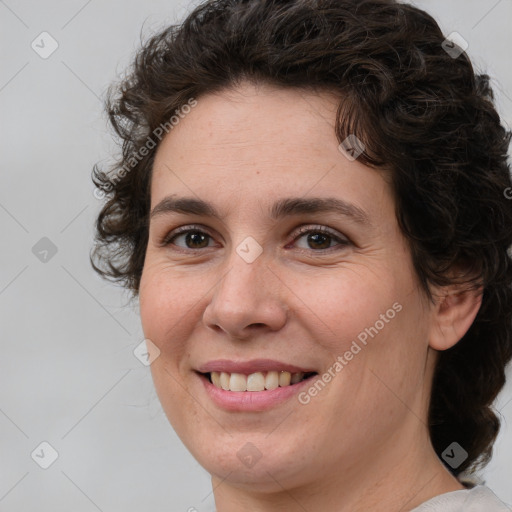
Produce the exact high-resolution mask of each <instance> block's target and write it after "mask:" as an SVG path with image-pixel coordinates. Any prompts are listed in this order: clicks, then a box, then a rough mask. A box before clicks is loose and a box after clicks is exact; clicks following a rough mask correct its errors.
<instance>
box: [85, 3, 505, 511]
mask: <svg viewBox="0 0 512 512" xmlns="http://www.w3.org/2000/svg"><path fill="white" fill-rule="evenodd" d="M459 50H460V51H459ZM108 110H109V113H110V119H111V122H112V124H113V126H114V128H115V130H116V131H117V133H118V135H119V136H120V137H121V139H122V140H123V153H122V157H121V158H120V160H119V162H118V163H117V165H116V166H115V167H114V168H113V169H112V170H111V172H110V173H109V174H107V173H104V172H102V171H101V170H100V169H98V168H96V169H95V171H94V176H93V179H94V182H95V184H96V185H97V186H98V187H99V189H101V190H102V191H104V192H106V193H108V197H107V200H106V203H105V205H104V207H103V210H102V211H101V213H100V215H99V217H98V219H97V230H98V232H97V242H98V243H97V246H96V248H95V251H94V252H93V254H92V263H93V265H94V267H95V269H96V270H97V271H98V272H100V273H101V274H102V275H104V276H105V277H107V278H110V279H114V280H119V281H121V282H122V283H124V285H125V286H126V287H127V288H128V289H130V290H131V291H132V292H133V294H134V296H136V297H138V299H139V301H140V313H141V321H142V326H143V330H144V334H145V337H146V342H147V346H148V351H149V359H150V362H151V371H152V375H153V380H154V383H155V387H156V390H157V394H158V396H159V399H160V401H161V404H162V406H163V409H164V410H165V413H166V415H167V417H168V419H169V421H170V423H171V424H172V426H173V428H174V429H175V430H176V432H177V434H178V435H179V436H180V438H181V439H182V441H183V443H184V444H185V445H186V446H187V448H188V449H189V450H190V452H191V453H192V454H193V456H194V457H195V458H196V459H197V460H198V461H199V463H200V464H201V465H202V466H203V467H204V468H205V469H206V470H207V471H208V472H209V473H210V474H211V475H212V486H213V489H214V495H215V503H216V509H217V511H218V512H233V511H239V510H251V511H265V512H273V511H278V510H279V511H281V510H287V511H304V510H323V511H329V512H331V511H332V512H334V511H336V512H342V511H356V510H358V511H359V510H375V511H382V510H385V511H397V512H398V511H406V510H407V511H412V510H414V511H415V512H420V511H421V512H426V511H455V510H457V511H458V510H464V511H468V510H471V511H476V510H485V511H486V512H488V511H504V510H510V509H509V507H508V506H507V505H505V504H504V503H502V502H501V501H500V500H499V499H498V498H497V497H496V496H495V495H494V494H493V493H492V491H491V490H490V489H488V488H487V487H485V486H483V485H476V486H475V485H472V484H471V483H469V482H468V481H467V480H466V478H467V475H468V474H469V473H470V472H471V470H474V469H476V468H477V467H481V466H483V465H484V464H485V463H486V462H487V461H488V460H489V458H490V456H491V450H492V445H493V442H494V440H495V439H496V436H497V433H498V430H499V420H498V418H497V416H496V415H495V413H494V412H493V410H492V408H491V405H492V402H493V400H494V399H495V397H496V396H497V394H498V392H499V391H500V389H501V388H502V387H503V384H504V382H505V372H504V369H505V365H506V364H507V362H508V361H510V359H511V358H512V332H511V325H512V324H511V322H512V286H511V285H512V261H511V257H510V255H509V254H508V253H507V249H508V248H509V247H510V246H511V244H512V228H511V226H512V202H511V201H510V200H508V199H507V198H506V197H505V190H507V189H509V187H510V186H511V181H510V176H509V169H508V166H507V162H506V158H507V149H508V143H509V140H510V134H509V133H507V132H506V131H505V129H504V128H503V127H502V126H501V124H500V119H499V116H498V114H497V113H496V111H495V109H494V106H493V103H492V92H491V90H490V88H489V85H488V77H487V76H485V75H481V76H477V75H475V74H474V72H473V69H472V66H471V64H470V61H469V60H468V58H467V56H466V55H465V54H464V53H463V52H462V48H460V46H459V45H456V44H454V43H453V42H452V41H450V40H445V37H444V36H443V34H442V33H441V31H440V29H439V27H438V25H437V24H436V23H435V21H434V20H433V19H432V18H431V17H430V16H429V15H428V14H426V13H425V12H423V11H421V10H419V9H417V8H415V7H412V6H410V5H406V4H398V3H396V2H394V1H392V0H364V1H354V0H319V1H287V2H282V1H278V0H270V1H264V0H245V1H242V0H240V1H232V0H219V1H215V2H208V3H205V4H203V5H201V6H199V7H197V8H196V9H195V10H194V11H193V12H192V13H191V14H190V15H189V16H188V18H187V19H186V20H185V22H184V23H183V24H182V25H181V26H178V27H169V28H168V29H166V30H164V31H162V32H161V33H160V34H158V35H156V36H154V37H153V38H152V39H150V40H149V41H148V42H147V43H146V44H145V46H144V47H143V48H142V50H141V51H140V52H139V53H138V55H137V57H136V60H135V63H134V67H133V69H132V71H131V74H130V75H129V76H128V77H127V78H125V80H124V81H123V82H122V83H121V84H119V85H118V86H117V88H116V89H114V90H113V91H112V95H111V99H110V102H109V105H108Z"/></svg>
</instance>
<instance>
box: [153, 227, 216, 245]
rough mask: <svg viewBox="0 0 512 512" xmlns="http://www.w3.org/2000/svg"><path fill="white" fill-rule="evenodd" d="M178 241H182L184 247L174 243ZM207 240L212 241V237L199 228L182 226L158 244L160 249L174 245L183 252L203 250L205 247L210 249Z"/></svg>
mask: <svg viewBox="0 0 512 512" xmlns="http://www.w3.org/2000/svg"><path fill="white" fill-rule="evenodd" d="M180 239H182V240H183V243H184V245H180V244H178V243H176V241H177V240H180ZM209 239H212V236H211V235H210V234H209V233H207V232H206V231H204V230H203V229H201V228H200V227H199V226H184V227H182V228H178V229H175V230H174V231H172V232H171V233H169V234H168V235H167V236H166V237H165V238H164V239H163V240H162V241H161V242H160V245H161V246H162V247H164V246H167V245H175V246H176V247H178V248H181V249H185V250H187V249H189V250H194V249H205V248H206V247H211V246H210V245H209V243H208V242H209V241H210V240H209Z"/></svg>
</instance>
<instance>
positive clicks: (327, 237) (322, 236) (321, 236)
mask: <svg viewBox="0 0 512 512" xmlns="http://www.w3.org/2000/svg"><path fill="white" fill-rule="evenodd" d="M309 236H310V239H312V238H314V239H317V238H318V237H320V238H323V239H324V241H326V240H328V239H329V236H328V235H324V234H322V233H315V234H313V235H309ZM313 243H314V244H318V243H320V245H325V243H324V244H322V243H321V242H318V240H313ZM327 247H329V243H328V242H327ZM323 248H325V247H322V249H323Z"/></svg>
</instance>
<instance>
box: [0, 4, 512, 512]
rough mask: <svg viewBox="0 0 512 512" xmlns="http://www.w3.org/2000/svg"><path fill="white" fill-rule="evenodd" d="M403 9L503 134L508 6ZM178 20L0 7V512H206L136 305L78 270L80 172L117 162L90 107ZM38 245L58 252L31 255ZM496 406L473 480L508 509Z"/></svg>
mask: <svg viewBox="0 0 512 512" xmlns="http://www.w3.org/2000/svg"><path fill="white" fill-rule="evenodd" d="M195 3H197V2H195ZM415 3H416V4H417V5H418V6H420V7H423V8H425V9H427V10H428V11H429V12H431V13H432V14H434V16H435V17H436V18H437V19H438V20H439V21H440V24H441V27H442V29H443V30H444V32H445V34H448V33H450V32H452V31H457V32H459V33H460V34H462V35H463V37H464V38H465V39H466V40H467V41H468V43H469V48H468V53H469V54H470V56H471V57H472V59H473V62H474V64H475V66H476V67H477V69H479V70H486V71H487V72H488V73H490V74H491V75H492V77H493V78H494V86H495V91H496V93H497V102H498V108H499V109H500V111H501V113H502V115H503V119H504V121H505V122H506V123H507V124H508V126H509V127H510V125H511V124H512V99H511V98H512V73H511V67H510V65H509V56H510V51H511V48H512V33H511V30H510V27H511V26H512V1H511V0H498V1H497V0H470V1H468V0H423V1H416V2H415ZM191 7H192V4H191V3H190V2H181V3H178V2H176V1H174V2H173V1H170V0H167V1H164V0H151V1H146V2H142V1H135V0H129V1H126V0H125V1H121V0H107V1H102V2H100V1H99V0H89V1H86V0H73V1H66V2H64V1H62V0H61V1H58V0H53V1H40V2H35V1H23V0H6V1H5V2H4V1H0V38H1V48H2V65H1V68H0V112H1V120H2V122H1V125H0V130H1V132H0V141H1V142H0V144H1V165H2V171H1V174H0V176H1V183H0V228H1V234H2V235H1V236H2V242H1V243H2V251H1V252H0V258H1V265H0V313H1V322H0V340H1V341H0V344H1V345H0V347H1V358H0V375H1V386H0V433H1V435H0V457H1V464H0V511H9V512H15V511H28V510H38V511H42V512H45V511H50V510H52V511H53V510H73V511H74V512H92V511H96V510H101V511H104V512H107V511H124V512H130V511H139V510H147V511H151V512H157V511H171V512H174V511H186V510H187V509H188V508H189V507H195V508H196V509H197V510H198V511H202V510H207V509H208V507H209V506H210V505H211V503H213V501H212V499H213V498H212V495H211V486H210V478H209V475H208V474H207V473H206V471H205V470H203V469H202V468H201V467H200V466H199V464H198V463H197V462H196V461H195V460H194V459H193V458H192V456H191V455H189V453H188V452H187V451H186V449H185V448H184V447H183V446H182V445H181V442H180V441H179V439H178V438H177V436H176V435H175V433H174V432H173V430H172V428H171V427H170V425H169V424H168V422H167V419H166V418H165V416H164V414H163V411H162V410H161V407H160V404H159V402H158V400H157V398H156V394H155V392H154V389H153V384H152V380H151V374H150V370H149V368H148V367H146V366H144V365H143V364H142V363H141V362H140V361H139V360H138V359H137V358H136V357H135V356H134V354H133V350H134V349H135V347H136V346H137V345H138V344H139V343H140V342H141V341H142V339H143V335H142V330H141V327H140V325H139V318H138V310H137V306H136V304H131V305H130V304H129V302H128V299H129V297H128V295H127V294H126V293H124V292H123V291H122V290H121V289H119V288H118V287H115V286H113V285H111V284H108V283H105V282H103V281H102V280H100V278H99V277H97V276H96V275H95V274H94V273H93V271H92V269H91V268H90V266H89V260H88V254H89V250H90V247H91V244H92V235H93V222H94V218H95V215H96V214H97V212H98V210H99V208H100V202H99V201H98V200H97V199H96V198H95V197H94V196H93V185H92V183H91V181H90V171H91V168H92V166H93V164H94V163H96V162H105V163H107V162H108V161H109V155H110V154H112V152H113V151H114V150H115V145H114V144H113V142H112V139H111V136H110V132H109V130H108V126H107V123H106V118H105V116H104V115H103V112H102V101H101V99H102V97H103V95H104V92H105V90H106V87H107V86H108V84H109V83H110V82H111V81H112V80H114V79H115V78H116V76H117V74H118V73H120V72H121V71H123V70H124V68H125V67H126V65H127V64H128V63H129V62H130V60H131V57H132V56H133V53H134V51H135V50H136V48H137V47H138V46H139V42H140V35H141V31H142V34H143V36H147V35H149V34H150V33H152V32H153V31H154V30H157V29H158V28H160V27H162V26H164V25H165V24H168V23H173V22H176V21H177V20H179V19H180V18H181V17H182V16H183V15H184V14H185V13H186V12H188V10H189V9H191ZM43 31H47V32H49V33H50V34H51V36H52V37H53V38H54V39H55V40H56V41H57V42H58V45H59V46H58V49H57V50H56V51H55V52H54V53H53V54H52V55H51V56H49V57H48V58H47V59H43V58H41V57H40V56H39V55H38V54H37V53H36V52H35V51H34V50H33V49H32V48H31V43H32V41H33V40H36V42H37V41H40V39H37V37H38V36H39V34H40V33H41V32H43ZM40 44H41V43H40ZM49 44H50V42H49V40H48V39H47V40H46V43H45V48H46V49H48V48H49V47H50V46H49ZM440 151H442V148H440ZM43 237H47V238H48V239H50V240H51V242H52V244H54V246H55V247H56V249H57V252H56V254H54V255H52V252H51V251H50V252H48V254H44V253H42V252H39V254H34V252H33V247H34V246H35V245H36V244H37V243H38V242H39V241H40V239H41V238H43ZM39 243H40V244H42V245H41V246H36V249H38V250H39V251H41V250H44V249H48V247H47V246H46V245H47V244H48V242H47V241H43V242H39ZM45 244H46V245H45ZM34 251H35V252H37V250H34ZM40 258H46V259H47V261H46V262H43V261H41V260H40ZM508 374H509V376H510V375H511V374H512V372H511V371H509V373H508ZM497 408H498V409H500V410H501V411H502V415H503V427H502V432H501V434H500V436H499V438H498V440H497V442H496V445H495V455H494V458H493V460H492V462H491V463H490V465H489V466H488V468H487V469H486V471H485V473H484V475H483V476H484V478H485V479H486V482H487V484H488V485H489V486H490V487H491V488H492V489H493V490H494V491H495V492H496V493H497V494H498V495H499V496H500V497H501V498H502V499H503V500H505V501H508V502H509V503H512V486H511V485H510V483H511V475H512V428H511V426H510V423H511V422H512V384H511V383H510V382H509V383H508V385H507V388H506V389H505V390H504V391H503V393H502V394H501V395H500V397H499V399H498V402H497ZM44 441H46V442H47V443H49V444H50V445H51V446H52V447H53V448H54V449H55V450H56V451H57V452H58V458H57V459H56V460H55V462H54V463H53V464H52V465H51V466H50V467H48V469H42V468H41V467H40V465H39V464H44V463H45V461H46V463H47V462H49V461H50V460H51V459H50V456H51V453H50V450H49V449H48V448H47V447H45V445H43V446H42V447H41V446H40V443H42V442H44ZM34 450H35V451H34ZM31 454H33V455H32V456H31ZM36 461H37V463H36Z"/></svg>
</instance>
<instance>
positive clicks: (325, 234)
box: [160, 226, 350, 252]
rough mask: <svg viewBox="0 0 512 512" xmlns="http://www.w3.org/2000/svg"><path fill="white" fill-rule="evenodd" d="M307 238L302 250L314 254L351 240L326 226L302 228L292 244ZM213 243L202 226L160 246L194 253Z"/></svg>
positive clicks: (172, 235)
mask: <svg viewBox="0 0 512 512" xmlns="http://www.w3.org/2000/svg"><path fill="white" fill-rule="evenodd" d="M306 236H307V239H306V247H302V249H307V250H313V251H314V252H321V251H322V252H324V251H326V250H328V249H332V248H333V247H332V245H331V244H332V242H337V244H335V245H338V246H341V247H346V246H348V245H350V242H349V240H347V239H345V238H342V237H340V236H339V235H338V234H337V233H336V232H335V231H332V230H330V229H329V228H326V227H325V226H315V227H311V226H304V227H301V228H300V229H299V231H298V236H296V237H295V238H294V240H293V242H292V243H296V241H297V240H300V239H301V238H306ZM179 240H182V242H181V244H180V243H177V242H178V241H179ZM211 241H213V237H212V235H210V234H209V233H208V232H207V231H205V230H204V228H202V227H201V226H183V227H181V228H177V229H175V230H174V231H172V232H171V233H169V234H168V235H166V236H165V237H164V239H163V240H161V242H160V245H161V246H162V247H165V246H169V245H173V246H175V247H176V248H177V250H184V251H187V250H190V251H194V250H197V249H206V248H208V247H213V245H210V242H211ZM289 245H290V244H288V246H287V248H288V247H289ZM299 248H300V247H299Z"/></svg>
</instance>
